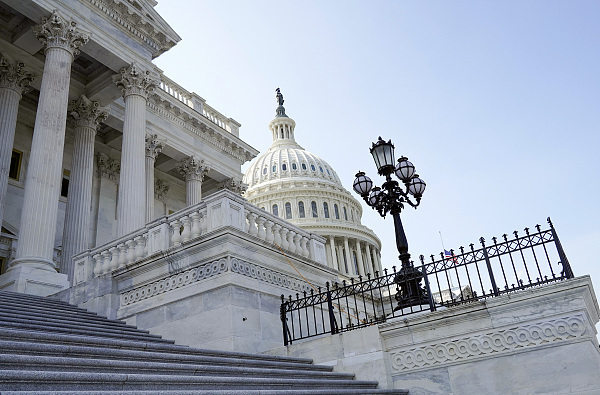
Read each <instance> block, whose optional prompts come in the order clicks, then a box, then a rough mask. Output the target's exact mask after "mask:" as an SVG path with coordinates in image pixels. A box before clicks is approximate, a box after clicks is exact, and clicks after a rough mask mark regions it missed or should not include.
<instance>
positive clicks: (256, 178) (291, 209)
mask: <svg viewBox="0 0 600 395" xmlns="http://www.w3.org/2000/svg"><path fill="white" fill-rule="evenodd" d="M276 98H277V109H276V115H275V118H274V119H273V120H272V121H271V122H270V123H269V130H270V132H271V136H272V138H273V144H271V146H270V147H269V149H267V151H266V152H265V153H263V154H262V155H260V156H259V157H258V158H256V159H255V160H254V162H252V164H251V165H250V167H249V168H248V169H247V170H246V173H245V175H244V182H245V183H246V184H248V189H247V191H246V193H245V195H244V196H245V197H246V199H248V200H249V201H250V202H251V203H253V204H254V205H256V206H258V207H260V208H262V209H263V210H266V211H269V212H270V213H272V214H274V215H277V216H278V217H280V218H282V219H285V220H287V221H289V222H291V223H293V224H294V225H297V226H300V227H302V228H304V229H305V230H307V231H309V232H313V233H316V234H318V235H320V236H323V237H325V238H326V239H327V245H326V252H327V264H328V266H329V267H331V268H333V269H335V270H338V271H340V273H341V274H342V275H344V276H347V277H354V276H358V275H359V274H360V275H366V274H371V275H372V274H374V272H375V271H378V272H380V271H381V265H379V264H377V263H378V261H377V260H376V259H377V258H376V257H377V256H378V254H379V251H380V250H381V242H380V240H379V238H378V237H377V235H375V233H374V232H373V231H372V230H371V229H369V228H367V227H366V226H364V225H362V224H361V222H360V220H361V217H362V206H361V205H360V202H359V201H358V200H357V199H355V198H354V197H353V196H352V194H351V193H350V192H349V191H348V190H346V188H344V186H343V185H342V182H341V181H340V179H339V177H338V175H337V173H336V172H335V170H334V169H333V168H332V167H331V166H330V165H329V163H327V162H326V161H325V160H323V159H321V158H320V157H318V156H317V155H315V154H313V153H312V152H309V151H307V150H305V149H304V148H303V147H302V146H301V145H300V144H298V143H297V142H296V135H295V129H296V122H295V121H294V120H293V119H292V118H290V117H289V116H288V115H287V114H286V113H285V108H284V107H283V95H282V94H281V92H280V91H279V90H277V96H276ZM346 246H347V247H346Z"/></svg>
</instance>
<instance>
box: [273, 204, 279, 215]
mask: <svg viewBox="0 0 600 395" xmlns="http://www.w3.org/2000/svg"><path fill="white" fill-rule="evenodd" d="M273 215H274V216H276V217H279V207H277V205H276V204H274V205H273Z"/></svg>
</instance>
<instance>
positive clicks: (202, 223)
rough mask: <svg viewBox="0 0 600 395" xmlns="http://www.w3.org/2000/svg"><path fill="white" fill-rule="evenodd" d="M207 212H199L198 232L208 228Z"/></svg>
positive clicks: (204, 231)
mask: <svg viewBox="0 0 600 395" xmlns="http://www.w3.org/2000/svg"><path fill="white" fill-rule="evenodd" d="M207 213H208V212H207V211H203V212H201V213H200V234H204V233H206V229H208V218H207Z"/></svg>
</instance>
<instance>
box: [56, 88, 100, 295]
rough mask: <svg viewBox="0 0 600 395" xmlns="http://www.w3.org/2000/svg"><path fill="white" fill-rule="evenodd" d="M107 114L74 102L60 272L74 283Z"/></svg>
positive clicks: (84, 242) (83, 101)
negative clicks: (96, 147)
mask: <svg viewBox="0 0 600 395" xmlns="http://www.w3.org/2000/svg"><path fill="white" fill-rule="evenodd" d="M107 116H108V113H107V112H106V111H104V109H102V108H100V105H99V104H98V102H92V101H91V100H89V99H88V98H87V97H85V96H84V95H82V96H81V97H80V98H79V99H78V100H77V101H74V102H71V105H70V107H69V117H70V118H72V119H73V121H74V128H73V133H74V134H75V139H74V141H73V159H72V161H71V178H70V180H69V192H68V194H67V207H66V211H65V227H64V230H63V239H62V240H63V246H62V261H61V268H60V271H61V273H65V274H66V275H67V278H68V280H69V282H70V283H71V284H73V275H74V271H75V268H74V267H73V255H75V254H78V253H80V252H82V251H84V250H86V249H87V248H89V233H90V232H89V229H90V203H91V201H92V179H93V176H94V139H95V137H96V130H97V128H98V125H99V124H100V123H101V122H104V120H106V117H107Z"/></svg>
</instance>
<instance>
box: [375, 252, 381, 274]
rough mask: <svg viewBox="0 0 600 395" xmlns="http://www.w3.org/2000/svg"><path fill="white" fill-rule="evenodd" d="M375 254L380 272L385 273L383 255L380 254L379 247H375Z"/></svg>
mask: <svg viewBox="0 0 600 395" xmlns="http://www.w3.org/2000/svg"><path fill="white" fill-rule="evenodd" d="M373 255H374V256H375V261H377V262H376V264H377V270H379V273H381V274H383V266H381V255H379V251H378V250H377V248H375V251H374V254H373Z"/></svg>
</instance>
